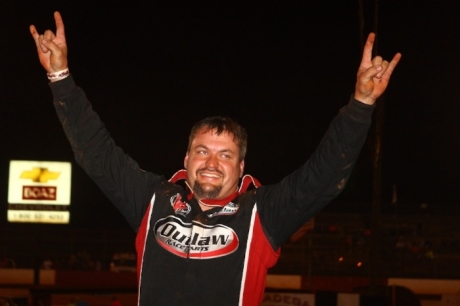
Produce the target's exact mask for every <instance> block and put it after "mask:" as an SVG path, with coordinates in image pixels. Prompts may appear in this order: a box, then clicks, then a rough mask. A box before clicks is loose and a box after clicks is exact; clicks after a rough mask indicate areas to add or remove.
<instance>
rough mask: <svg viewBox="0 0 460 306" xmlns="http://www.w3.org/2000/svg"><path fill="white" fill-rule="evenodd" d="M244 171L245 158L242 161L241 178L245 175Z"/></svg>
mask: <svg viewBox="0 0 460 306" xmlns="http://www.w3.org/2000/svg"><path fill="white" fill-rule="evenodd" d="M243 173H244V159H243V160H242V161H240V178H241V177H242V176H243Z"/></svg>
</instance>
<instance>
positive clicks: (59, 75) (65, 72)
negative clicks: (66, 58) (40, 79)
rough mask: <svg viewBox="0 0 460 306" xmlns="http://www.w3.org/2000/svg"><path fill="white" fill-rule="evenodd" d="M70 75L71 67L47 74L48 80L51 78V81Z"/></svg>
mask: <svg viewBox="0 0 460 306" xmlns="http://www.w3.org/2000/svg"><path fill="white" fill-rule="evenodd" d="M69 75H70V71H69V68H66V69H64V70H60V71H56V72H53V73H47V74H46V76H47V77H48V80H51V81H59V80H62V79H65V78H66V77H68V76H69Z"/></svg>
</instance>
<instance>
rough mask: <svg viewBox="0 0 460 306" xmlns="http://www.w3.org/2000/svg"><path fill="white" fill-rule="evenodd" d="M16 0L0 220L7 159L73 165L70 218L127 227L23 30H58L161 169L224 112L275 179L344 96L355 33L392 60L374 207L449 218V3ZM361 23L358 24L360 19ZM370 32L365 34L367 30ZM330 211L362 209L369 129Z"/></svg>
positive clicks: (6, 31) (454, 152) (455, 87)
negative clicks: (71, 140) (73, 138)
mask: <svg viewBox="0 0 460 306" xmlns="http://www.w3.org/2000/svg"><path fill="white" fill-rule="evenodd" d="M363 2H365V5H364V9H363V10H362V12H363V15H362V16H363V18H360V7H359V1H358V0H354V1H351V0H340V1H336V0H314V1H313V0H311V1H308V0H307V1H260V2H255V1H247V2H244V3H239V4H236V3H233V2H223V1H209V2H205V1H194V2H190V1H182V2H178V1H140V0H132V1H87V0H84V1H57V0H56V1H52V0H49V1H25V0H4V1H2V3H1V4H0V14H1V16H0V25H1V34H0V38H1V48H0V59H1V60H0V96H1V103H0V114H1V120H0V131H1V132H0V133H1V134H0V135H1V136H0V137H1V138H0V142H1V151H0V152H1V154H0V157H1V159H0V199H2V200H1V203H3V204H1V206H0V207H2V208H1V210H0V213H1V215H0V225H2V224H3V226H15V225H12V224H7V221H6V207H7V185H8V183H7V178H8V166H9V161H10V160H11V159H14V160H50V161H55V160H58V161H72V163H73V177H72V179H73V182H72V187H73V191H72V192H73V193H72V205H71V208H70V209H71V224H70V225H71V226H75V227H111V228H113V227H120V228H124V227H126V226H127V224H126V223H125V222H124V220H123V219H122V217H121V216H120V215H119V214H118V212H117V211H116V210H115V209H114V208H113V207H112V205H111V204H110V203H109V202H108V200H107V199H106V198H105V197H104V196H103V195H102V194H101V193H100V192H99V190H98V189H97V187H96V186H95V185H94V184H93V183H92V182H91V181H90V180H89V178H87V176H86V175H85V174H84V173H83V172H82V170H81V169H80V168H79V167H78V166H77V165H76V164H75V163H74V159H73V154H72V152H71V149H70V145H69V144H68V143H67V140H66V139H65V136H64V133H63V131H62V128H61V127H60V124H59V121H58V119H57V117H56V115H55V111H54V108H53V106H52V103H51V101H52V97H51V93H50V90H49V88H48V85H47V82H48V80H47V79H46V75H45V71H44V70H43V68H42V67H41V66H40V64H39V62H38V59H37V55H36V50H35V45H34V42H33V40H32V38H31V36H30V33H29V29H28V27H29V25H30V24H35V25H36V27H37V28H38V30H39V31H40V32H43V31H44V30H45V29H47V28H51V29H53V30H54V19H53V12H54V11H55V10H59V11H60V12H61V14H62V16H63V18H64V23H65V26H66V36H67V43H68V47H69V67H70V70H71V72H72V74H73V75H74V78H75V80H76V82H77V83H78V84H79V85H80V86H81V87H82V88H84V89H85V91H86V93H87V95H88V97H89V99H90V100H91V101H92V103H93V106H94V109H95V110H96V111H97V112H98V113H99V114H100V116H101V117H102V119H103V121H104V122H105V124H106V126H107V128H108V130H109V131H110V132H111V134H112V136H113V138H114V139H115V141H116V142H117V143H118V144H119V145H120V146H121V147H122V148H124V150H125V151H126V152H127V153H128V154H130V155H131V156H132V157H133V158H134V159H136V160H137V161H138V162H139V164H140V165H141V167H143V168H144V169H146V170H149V171H154V172H157V173H161V174H164V175H165V176H166V177H168V178H169V177H170V176H171V175H172V174H173V173H174V172H175V171H176V170H178V169H180V168H181V167H182V164H183V157H184V154H185V150H186V145H187V137H188V133H189V129H190V127H191V125H192V124H193V123H194V122H196V121H198V120H199V119H201V118H203V117H205V116H209V115H228V116H231V117H234V118H235V119H236V120H237V121H239V122H240V123H241V124H242V125H244V126H245V127H246V128H247V130H248V133H249V147H248V155H247V159H246V173H250V174H253V175H254V176H255V177H257V178H258V179H259V180H260V181H261V182H262V183H263V184H271V183H275V182H277V181H279V180H280V179H281V178H282V177H283V176H285V175H287V174H288V173H290V172H291V171H293V170H294V169H296V168H297V167H298V166H299V165H301V164H302V163H303V162H305V161H306V159H307V158H308V156H309V155H310V154H311V152H312V151H313V150H314V148H315V146H316V145H317V144H318V142H319V141H320V139H321V137H322V135H323V133H324V132H325V130H326V128H327V125H328V123H329V122H330V120H331V119H332V118H333V116H334V115H335V114H336V113H337V111H338V109H339V108H340V107H341V106H343V105H345V104H346V103H347V102H348V99H349V97H350V95H351V94H352V92H353V90H354V84H355V80H356V78H355V75H356V70H357V68H358V65H359V62H360V59H361V50H362V42H363V39H365V38H366V36H367V34H368V33H369V32H370V31H372V30H375V29H377V34H378V40H377V43H376V49H377V51H378V54H380V55H382V56H383V57H385V58H386V59H391V58H392V57H393V55H394V54H395V53H396V52H401V53H402V55H403V57H402V60H401V62H400V64H399V66H398V67H397V69H396V71H395V73H394V75H393V76H392V79H391V82H390V86H389V88H388V90H387V91H386V94H385V96H384V98H385V101H384V132H383V142H382V159H383V166H382V169H383V170H382V199H383V204H382V211H384V212H390V213H395V208H394V207H393V206H391V205H392V204H390V202H391V198H392V190H393V186H394V185H395V186H396V187H397V191H398V210H399V211H406V212H412V211H413V212H414V213H418V210H420V204H421V203H427V206H424V207H428V208H429V209H430V212H431V213H436V212H439V211H440V210H439V209H438V208H439V207H445V209H444V210H442V211H448V212H449V213H452V212H458V210H459V209H458V207H459V194H460V188H459V185H460V177H459V175H458V173H459V170H460V165H459V162H458V156H459V153H460V150H459V149H460V148H459V143H458V136H457V135H458V133H459V131H460V124H459V120H458V114H459V108H460V107H459V103H458V91H459V81H460V77H459V74H458V71H459V70H460V60H459V55H460V37H459V34H458V30H459V29H460V22H459V18H458V13H459V12H460V10H459V4H458V1H454V0H452V1H434V0H429V1H420V0H418V1H415V0H405V1H401V0H387V1H380V2H378V10H377V14H375V12H374V8H375V6H374V5H375V3H377V2H374V1H363ZM362 21H363V22H364V23H363V27H362V28H361V27H360V22H362ZM376 25H377V27H376V28H375V26H376ZM369 135H370V137H369V141H368V142H367V143H366V145H365V147H364V148H363V151H362V154H361V156H360V160H359V161H358V164H357V165H356V167H355V170H354V172H353V175H352V177H351V178H350V181H349V184H348V186H347V188H346V190H345V191H344V193H343V194H342V195H341V196H340V197H339V199H338V201H336V202H334V203H344V202H349V203H353V204H349V205H347V204H344V205H342V204H340V205H338V204H334V203H332V204H331V206H330V207H329V208H328V209H332V210H337V211H343V212H356V213H369V212H370V211H371V205H370V201H371V197H372V168H371V161H372V153H373V151H374V149H373V143H372V138H373V130H371V132H370V134H369Z"/></svg>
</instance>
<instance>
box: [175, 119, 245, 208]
mask: <svg viewBox="0 0 460 306" xmlns="http://www.w3.org/2000/svg"><path fill="white" fill-rule="evenodd" d="M246 145H247V135H246V132H245V131H244V129H243V128H242V127H241V126H239V125H238V124H237V123H236V122H234V121H233V120H232V119H230V118H222V117H210V118H206V119H203V120H201V121H200V122H198V123H196V124H195V126H194V127H193V128H192V132H191V133H190V138H189V146H188V150H187V154H186V155H185V160H184V167H185V169H187V182H188V184H189V187H190V189H191V190H192V191H193V192H194V195H195V197H196V198H197V199H198V200H201V199H218V198H226V197H228V196H231V195H232V194H235V193H236V191H237V189H238V185H239V179H240V178H241V176H242V175H243V170H244V157H245V155H246ZM199 202H200V206H201V208H202V209H203V210H206V209H208V208H209V206H206V205H204V204H202V202H201V201H199Z"/></svg>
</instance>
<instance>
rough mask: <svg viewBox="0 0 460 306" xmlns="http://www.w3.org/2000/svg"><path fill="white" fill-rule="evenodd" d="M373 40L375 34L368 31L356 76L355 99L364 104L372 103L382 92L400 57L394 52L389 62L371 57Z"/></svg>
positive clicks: (379, 57)
mask: <svg viewBox="0 0 460 306" xmlns="http://www.w3.org/2000/svg"><path fill="white" fill-rule="evenodd" d="M374 41H375V34H374V33H370V34H369V36H368V37H367V41H366V45H365V46H364V51H363V58H362V60H361V64H360V65H359V69H358V73H357V78H356V86H355V99H356V100H358V101H361V102H363V103H365V104H374V102H375V100H377V98H378V97H380V96H381V95H382V94H383V92H384V91H385V89H386V88H387V86H388V82H389V81H390V77H391V74H392V73H393V70H394V69H395V67H396V65H397V64H398V62H399V60H400V59H401V54H400V53H396V54H395V56H394V57H393V59H392V60H391V62H388V61H386V60H383V58H382V57H381V56H376V57H374V58H372V47H373V46H374Z"/></svg>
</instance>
